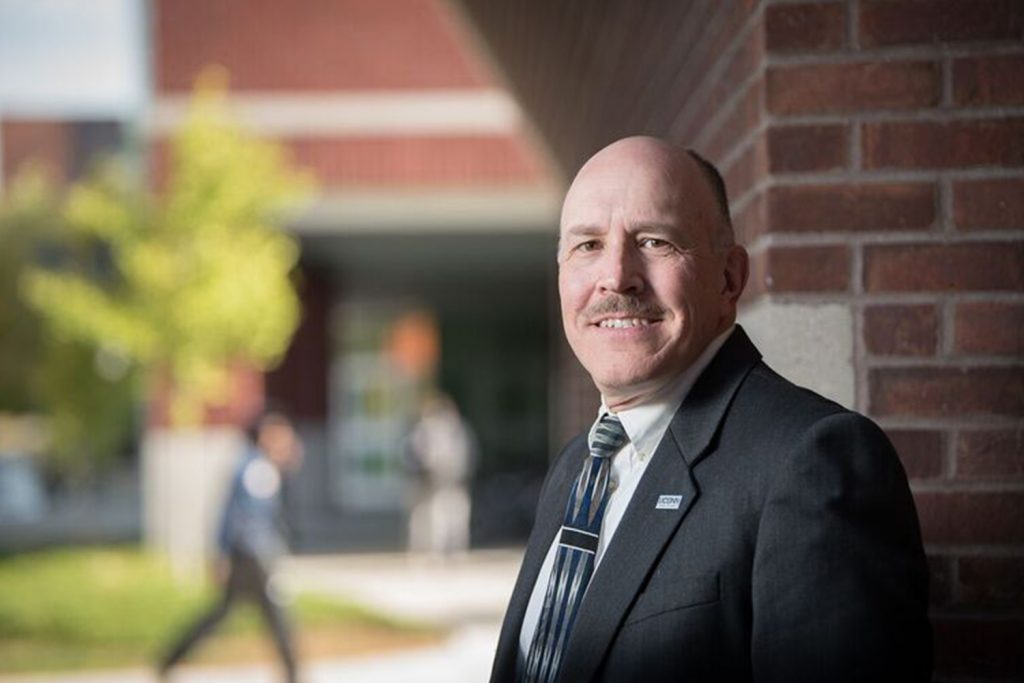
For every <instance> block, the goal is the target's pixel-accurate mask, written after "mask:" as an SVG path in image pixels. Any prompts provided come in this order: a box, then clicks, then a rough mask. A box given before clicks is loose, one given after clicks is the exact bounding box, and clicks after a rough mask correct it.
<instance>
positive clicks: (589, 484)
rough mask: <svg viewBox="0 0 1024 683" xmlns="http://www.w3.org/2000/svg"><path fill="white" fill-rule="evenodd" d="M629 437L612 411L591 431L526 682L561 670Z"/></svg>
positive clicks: (542, 680)
mask: <svg viewBox="0 0 1024 683" xmlns="http://www.w3.org/2000/svg"><path fill="white" fill-rule="evenodd" d="M626 439H627V437H626V432H625V430H624V429H623V428H622V423H621V422H619V419H618V418H617V417H615V416H613V415H608V414H606V415H604V416H603V417H602V418H601V420H600V421H599V422H598V423H597V426H596V427H595V428H594V431H593V434H592V435H591V440H590V456H589V457H588V458H587V460H586V462H584V464H583V471H582V472H581V473H580V476H579V478H578V479H577V480H576V481H575V483H574V484H573V488H572V491H571V492H570V494H569V504H568V506H567V507H566V510H565V522H564V524H563V525H562V529H561V531H560V532H559V534H560V535H559V538H558V553H557V555H556V556H555V564H554V567H553V568H552V569H551V578H550V579H549V580H548V588H547V592H546V593H545V594H544V605H543V607H541V612H540V619H539V621H538V622H537V630H536V631H535V632H534V634H533V640H532V641H531V643H530V651H529V653H528V654H527V657H526V670H525V672H524V676H523V681H525V683H549V682H550V681H554V680H555V679H556V678H557V676H558V669H559V666H560V664H561V662H562V655H563V653H564V651H565V646H566V643H567V642H568V641H569V633H570V632H571V631H572V627H573V624H574V623H575V621H576V614H577V612H578V611H579V608H580V604H581V603H582V602H583V596H584V594H585V593H586V590H587V585H588V584H589V583H590V577H591V575H593V573H594V559H595V557H596V555H597V540H598V536H599V534H600V533H601V521H602V520H603V519H604V509H605V506H606V505H607V503H608V494H609V493H610V492H609V490H608V480H609V475H610V474H611V468H612V456H613V455H615V453H616V452H617V451H618V450H619V449H620V448H622V444H624V443H625V442H626Z"/></svg>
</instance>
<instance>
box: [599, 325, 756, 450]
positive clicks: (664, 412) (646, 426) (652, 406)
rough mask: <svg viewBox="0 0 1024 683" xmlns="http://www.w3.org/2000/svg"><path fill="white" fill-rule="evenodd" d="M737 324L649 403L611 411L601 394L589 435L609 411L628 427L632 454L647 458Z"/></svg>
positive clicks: (715, 339) (712, 341)
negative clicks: (599, 404) (595, 417)
mask: <svg viewBox="0 0 1024 683" xmlns="http://www.w3.org/2000/svg"><path fill="white" fill-rule="evenodd" d="M735 327H736V326H735V325H730V326H729V328H728V329H726V330H725V331H724V332H722V333H721V334H719V335H718V336H717V337H715V338H714V339H712V340H711V343H710V344H708V345H707V347H705V349H704V351H702V352H701V354H700V355H699V356H698V357H697V360H695V361H694V362H693V363H691V364H690V367H688V368H686V370H684V371H683V372H682V373H681V374H680V375H679V377H677V378H676V379H675V380H674V381H672V382H670V383H669V384H668V385H667V386H666V387H665V388H664V389H663V390H662V391H661V392H659V393H658V394H657V395H655V396H654V397H653V398H652V399H651V400H650V401H648V402H647V403H644V404H641V405H638V406H634V407H632V408H627V409H625V410H620V411H618V412H612V411H610V410H608V407H607V406H606V405H605V403H604V399H603V398H602V400H601V407H600V409H599V410H598V411H597V420H595V421H594V424H593V426H591V428H590V438H593V435H594V429H596V428H597V423H598V422H600V421H601V418H602V417H604V416H605V415H606V414H612V415H615V416H616V417H618V418H619V419H620V420H621V421H622V427H623V428H624V429H625V430H626V435H627V436H629V442H630V443H631V444H632V445H633V455H635V456H636V457H637V458H639V459H640V460H641V461H646V460H647V459H648V458H650V457H651V456H652V455H654V450H655V449H656V448H657V447H658V444H659V443H660V442H661V438H662V436H664V434H665V430H667V429H668V425H669V423H670V422H671V421H672V417H673V416H674V415H675V414H676V411H677V410H679V406H680V405H682V403H683V399H685V398H686V395H687V394H688V393H690V389H691V388H692V387H693V385H694V383H695V382H696V381H697V378H698V377H700V375H701V373H702V372H704V369H705V368H706V367H707V366H708V364H709V363H710V362H711V359H712V358H714V357H715V354H717V353H718V350H719V349H720V348H722V345H723V344H724V343H725V340H726V339H728V338H729V335H730V334H732V331H733V329H734V328H735Z"/></svg>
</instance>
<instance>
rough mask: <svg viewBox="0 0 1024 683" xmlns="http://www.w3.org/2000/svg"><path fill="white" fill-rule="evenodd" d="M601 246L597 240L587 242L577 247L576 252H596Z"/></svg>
mask: <svg viewBox="0 0 1024 683" xmlns="http://www.w3.org/2000/svg"><path fill="white" fill-rule="evenodd" d="M598 246H600V245H599V244H598V242H597V240H587V241H586V242H580V243H579V244H577V245H576V251H594V250H595V249H597V248H598Z"/></svg>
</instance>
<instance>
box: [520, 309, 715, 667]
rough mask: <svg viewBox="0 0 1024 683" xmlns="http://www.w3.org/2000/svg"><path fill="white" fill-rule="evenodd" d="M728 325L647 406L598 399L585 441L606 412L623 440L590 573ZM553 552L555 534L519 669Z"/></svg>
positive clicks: (530, 609) (527, 621) (529, 612)
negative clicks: (617, 407) (615, 406)
mask: <svg viewBox="0 0 1024 683" xmlns="http://www.w3.org/2000/svg"><path fill="white" fill-rule="evenodd" d="M733 327H734V326H732V325H731V326H729V329H727V330H726V331H725V332H722V333H721V334H720V335H718V336H717V337H715V338H714V339H713V340H712V341H711V343H710V344H708V346H707V348H705V349H704V351H703V352H702V353H701V354H700V356H698V358H697V360H696V361H694V362H693V364H692V365H690V367H688V368H687V369H686V370H685V371H684V372H683V373H682V374H681V375H679V377H678V378H677V379H676V380H675V381H674V382H672V383H670V384H669V385H668V386H667V387H665V389H663V390H662V391H661V392H660V393H659V394H657V395H656V396H654V397H653V398H652V399H651V400H650V401H648V402H647V403H644V404H642V405H638V406H635V407H633V408H627V409H625V410H621V411H619V412H617V413H616V412H613V411H611V410H609V409H608V408H607V406H605V404H604V399H603V398H602V400H601V408H600V409H599V410H598V412H597V419H596V420H594V424H593V426H592V427H591V428H590V435H589V436H588V443H589V437H592V436H593V433H594V429H595V428H596V427H597V423H598V422H600V421H601V418H602V417H604V415H605V414H607V413H611V414H612V415H615V416H616V417H618V418H619V420H621V421H622V426H623V428H624V429H625V430H626V435H627V436H628V437H629V441H627V442H626V443H625V444H624V445H623V446H622V448H621V449H619V450H618V451H617V452H616V453H615V455H613V456H612V473H611V480H610V482H609V488H610V489H611V493H610V494H609V496H608V504H607V506H606V507H605V512H604V521H603V522H602V524H601V535H600V538H599V539H598V543H597V553H596V554H595V556H594V572H595V574H596V572H597V570H598V568H599V567H600V565H601V559H602V558H603V557H604V553H605V550H607V548H608V544H609V543H610V542H611V540H612V537H613V536H614V535H615V530H616V529H618V528H619V522H621V521H622V516H623V515H624V514H625V513H626V508H627V507H628V505H629V501H630V500H631V499H632V498H633V492H634V491H636V487H637V485H638V484H639V483H640V478H641V477H642V476H643V474H644V471H645V470H646V469H647V463H648V462H650V460H651V456H653V455H654V451H655V449H657V447H658V444H659V443H661V439H662V437H663V436H664V435H665V432H666V430H668V425H669V423H670V422H671V421H672V418H673V416H675V414H676V411H678V410H679V406H680V405H681V404H682V402H683V399H684V398H686V394H688V393H689V391H690V388H691V387H693V384H694V382H696V381H697V378H698V377H700V374H701V373H702V372H704V368H706V367H707V366H708V363H710V362H711V359H712V358H714V357H715V354H717V353H718V350H719V349H720V348H722V344H724V343H725V340H726V339H728V338H729V335H730V334H732V331H733ZM557 551H558V534H555V538H554V539H552V541H551V546H550V547H549V548H548V554H547V556H546V557H545V558H544V564H543V565H541V568H540V573H539V574H537V582H536V583H534V584H533V592H532V593H531V594H530V601H529V603H527V605H526V613H525V615H524V617H523V627H522V630H520V632H519V658H518V659H519V669H520V670H522V668H523V667H524V666H525V662H526V656H527V653H528V652H529V651H530V642H531V641H532V640H533V633H534V631H536V630H537V622H538V621H540V611H541V608H542V607H543V605H544V594H545V593H546V592H547V587H548V580H549V579H550V577H551V570H552V568H553V567H554V564H555V556H556V554H557Z"/></svg>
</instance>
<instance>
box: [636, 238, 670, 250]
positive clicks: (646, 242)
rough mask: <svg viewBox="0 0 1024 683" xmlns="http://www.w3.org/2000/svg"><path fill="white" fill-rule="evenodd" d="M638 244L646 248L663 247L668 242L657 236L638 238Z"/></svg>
mask: <svg viewBox="0 0 1024 683" xmlns="http://www.w3.org/2000/svg"><path fill="white" fill-rule="evenodd" d="M640 246H641V247H644V248H646V249H663V248H665V247H667V246H668V242H666V241H665V240H660V239H658V238H657V237H645V238H643V239H642V240H640Z"/></svg>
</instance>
